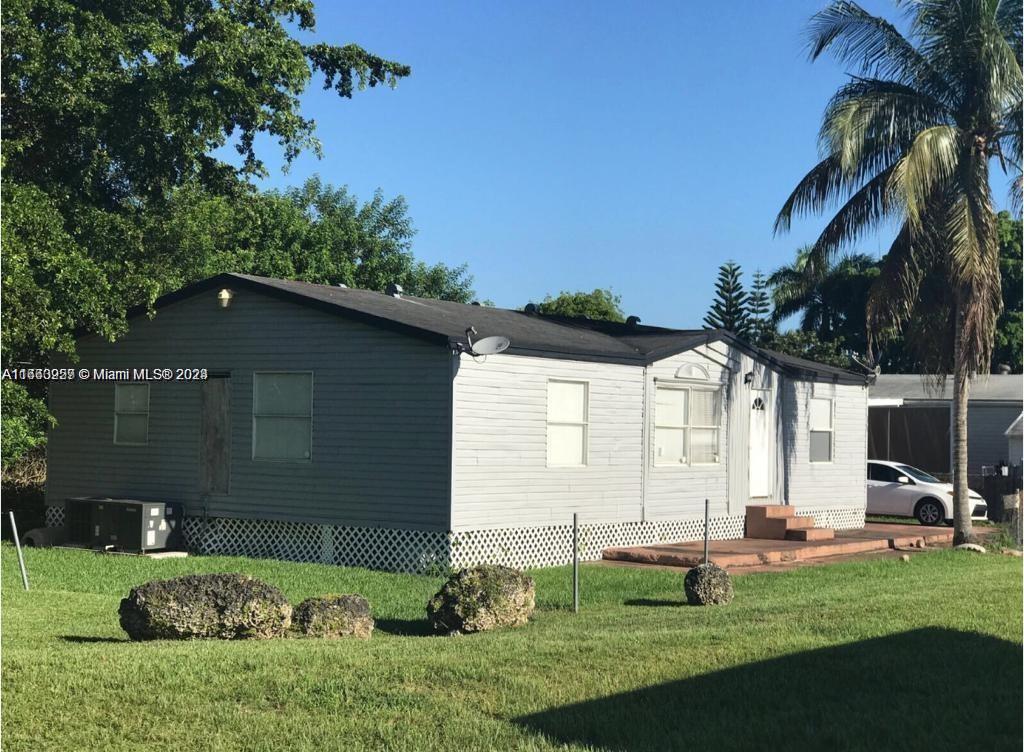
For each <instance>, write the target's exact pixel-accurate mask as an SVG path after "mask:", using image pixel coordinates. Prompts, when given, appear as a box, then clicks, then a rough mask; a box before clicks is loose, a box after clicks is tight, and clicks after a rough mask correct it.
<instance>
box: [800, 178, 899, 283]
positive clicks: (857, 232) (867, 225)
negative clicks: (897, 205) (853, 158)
mask: <svg viewBox="0 0 1024 752" xmlns="http://www.w3.org/2000/svg"><path fill="white" fill-rule="evenodd" d="M897 164H898V163H897ZM895 169H896V165H893V166H891V167H889V168H888V169H885V170H883V171H882V172H880V173H879V174H878V175H876V176H875V177H873V178H872V179H871V180H869V181H868V182H867V183H866V184H865V185H864V186H863V187H862V188H861V189H860V190H859V191H857V192H856V193H854V194H853V195H852V196H851V197H850V199H849V200H848V201H847V202H846V203H845V204H843V206H841V207H840V208H839V210H838V211H837V212H836V213H835V216H834V217H832V219H831V220H830V221H829V223H828V224H827V225H825V229H824V230H822V231H821V234H820V235H819V236H818V239H817V240H816V241H815V243H814V245H813V246H812V247H811V251H810V260H809V263H812V264H816V265H820V266H822V267H827V266H828V263H829V261H830V260H831V259H832V258H833V257H834V256H835V255H836V254H837V253H838V252H839V251H840V250H841V249H842V248H843V247H844V246H845V245H847V244H849V243H853V242H855V241H856V240H857V239H858V238H860V237H861V236H862V235H863V234H864V233H865V232H868V231H869V230H872V229H874V228H876V227H877V226H878V225H879V224H880V223H881V222H883V221H884V220H885V219H886V217H887V216H888V214H889V213H890V197H891V185H890V184H891V182H892V178H893V173H894V171H895Z"/></svg>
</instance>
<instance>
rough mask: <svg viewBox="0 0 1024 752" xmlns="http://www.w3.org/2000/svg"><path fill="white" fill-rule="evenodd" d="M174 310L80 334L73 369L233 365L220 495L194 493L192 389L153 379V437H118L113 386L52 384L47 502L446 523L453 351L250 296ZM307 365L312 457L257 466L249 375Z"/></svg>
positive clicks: (424, 525)
mask: <svg viewBox="0 0 1024 752" xmlns="http://www.w3.org/2000/svg"><path fill="white" fill-rule="evenodd" d="M215 295H216V293H215V292H210V293H208V294H203V295H200V296H198V297H196V298H192V299H189V300H186V301H182V302H179V303H175V304H173V305H171V306H168V307H167V308H164V309H162V310H161V311H160V312H159V313H158V314H157V316H156V317H155V318H154V319H152V320H148V319H145V318H141V319H137V320H135V321H133V322H132V326H131V331H130V332H129V333H128V334H127V335H126V336H125V337H123V338H122V339H121V340H119V341H118V342H116V343H114V344H111V343H108V342H105V341H102V340H100V339H98V338H95V337H89V338H85V339H83V340H82V341H81V342H80V343H79V354H80V356H81V362H80V363H79V364H78V367H88V368H94V367H96V368H99V367H105V368H128V367H145V366H148V367H151V368H155V367H174V368H176V367H197V368H208V369H211V370H223V371H230V372H231V458H232V467H231V478H230V489H229V491H230V492H229V494H227V495H223V496H212V497H209V498H207V499H202V498H200V496H199V493H198V484H199V469H198V468H199V462H198V459H199V409H200V384H199V383H198V382H160V383H156V382H155V383H153V384H152V385H151V387H150V422H149V443H148V445H147V446H142V447H132V446H115V445H114V443H113V431H114V382H109V381H108V382H99V381H90V382H75V383H54V384H52V385H51V389H50V405H51V409H52V411H53V413H54V415H55V416H56V418H57V420H58V426H57V427H56V428H55V429H53V431H52V432H51V434H50V439H49V444H48V461H49V464H48V473H49V477H48V481H47V503H48V504H61V503H63V500H64V499H65V498H66V497H68V496H77V495H112V496H134V497H144V498H154V499H168V500H175V501H183V502H185V504H186V508H187V512H188V513H189V514H203V513H208V514H210V515H211V516H229V517H248V518H265V519H278V520H293V521H303V522H319V523H332V524H340V525H366V526H383V527H409V528H419V529H437V530H445V529H447V528H448V525H449V499H450V485H449V478H450V462H451V460H450V435H451V433H450V432H451V424H450V419H449V415H450V412H449V410H450V399H451V390H450V378H451V372H450V367H449V361H450V355H449V352H448V350H447V349H446V348H445V347H443V346H438V345H433V344H430V343H427V342H421V341H419V340H417V339H413V338H410V337H407V336H403V335H400V334H396V333H392V332H389V331H386V330H382V329H379V328H375V327H370V326H366V325H363V324H360V323H357V322H352V321H347V320H345V319H342V318H340V317H337V316H332V315H329V314H326V313H321V312H318V311H314V310H311V309H308V308H304V307H301V306H298V305H295V304H292V303H286V302H282V301H278V300H276V299H274V298H271V297H267V296H264V295H260V294H258V293H254V292H242V291H238V292H236V294H235V298H234V300H233V301H232V304H231V306H230V308H228V309H220V308H218V307H217V305H216V301H215ZM257 370H284V371H312V372H313V442H312V459H311V461H310V462H267V461H254V460H252V391H253V390H252V386H253V385H252V382H253V371H257Z"/></svg>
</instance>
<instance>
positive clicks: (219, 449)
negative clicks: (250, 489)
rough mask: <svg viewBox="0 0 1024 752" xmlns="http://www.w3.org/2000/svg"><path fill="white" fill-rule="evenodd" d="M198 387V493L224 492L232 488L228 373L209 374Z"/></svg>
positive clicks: (216, 493)
mask: <svg viewBox="0 0 1024 752" xmlns="http://www.w3.org/2000/svg"><path fill="white" fill-rule="evenodd" d="M201 390H202V394H201V399H200V410H201V415H200V419H199V493H200V495H202V496H209V495H223V494H227V493H229V492H230V489H231V377H230V375H228V374H217V375H211V376H210V377H209V378H208V379H207V380H206V381H204V382H202V386H201Z"/></svg>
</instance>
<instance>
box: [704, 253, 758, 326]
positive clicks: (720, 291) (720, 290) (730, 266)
mask: <svg viewBox="0 0 1024 752" xmlns="http://www.w3.org/2000/svg"><path fill="white" fill-rule="evenodd" d="M742 275H743V270H742V269H740V265H739V264H737V263H734V262H732V261H727V262H726V263H724V264H722V265H721V266H720V267H718V281H717V282H716V283H715V302H714V303H712V304H711V309H710V310H709V311H708V315H707V316H705V317H704V325H705V326H706V327H707V328H708V329H727V330H729V331H730V332H732V333H733V334H736V335H738V336H740V337H746V336H748V334H749V333H750V315H749V313H748V312H747V297H748V296H747V293H746V292H745V291H744V289H743V280H742V279H741V277H742Z"/></svg>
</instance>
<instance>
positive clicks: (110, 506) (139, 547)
mask: <svg viewBox="0 0 1024 752" xmlns="http://www.w3.org/2000/svg"><path fill="white" fill-rule="evenodd" d="M86 508H87V509H88V512H89V513H88V519H89V528H88V535H87V536H85V537H84V539H81V540H79V538H83V535H82V534H83V532H85V530H84V525H83V524H82V523H83V521H84V518H85V509H86ZM66 509H67V514H68V516H67V519H68V521H69V523H70V522H71V521H72V520H74V525H71V524H69V525H68V535H69V539H70V540H71V541H72V542H75V543H86V544H89V545H91V546H92V547H93V548H116V549H119V550H121V551H135V552H143V551H157V550H161V549H175V548H180V546H181V522H182V516H183V508H182V506H181V504H177V503H168V502H162V501H140V500H137V499H107V498H98V497H78V498H72V499H68V500H67V506H66Z"/></svg>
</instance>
